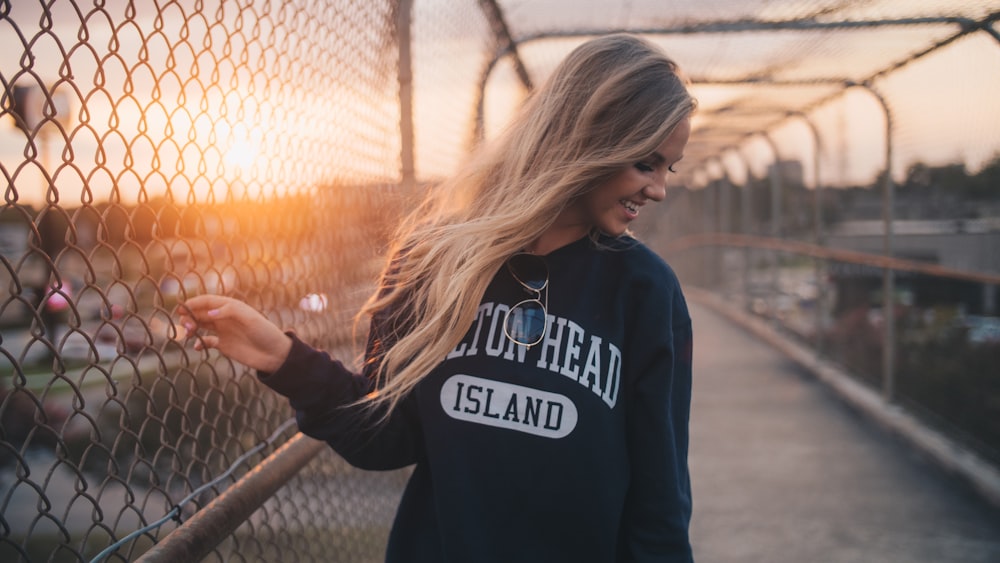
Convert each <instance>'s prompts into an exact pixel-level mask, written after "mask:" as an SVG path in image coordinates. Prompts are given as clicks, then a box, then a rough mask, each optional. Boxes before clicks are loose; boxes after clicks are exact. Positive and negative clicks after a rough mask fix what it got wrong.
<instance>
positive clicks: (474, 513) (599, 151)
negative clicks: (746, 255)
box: [181, 34, 695, 563]
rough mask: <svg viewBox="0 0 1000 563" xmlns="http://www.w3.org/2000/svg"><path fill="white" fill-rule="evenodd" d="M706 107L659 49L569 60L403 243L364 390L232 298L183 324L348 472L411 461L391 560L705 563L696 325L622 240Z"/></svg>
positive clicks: (657, 267) (630, 42) (623, 42)
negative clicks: (691, 532) (693, 440)
mask: <svg viewBox="0 0 1000 563" xmlns="http://www.w3.org/2000/svg"><path fill="white" fill-rule="evenodd" d="M694 106H695V103H694V100H693V99H692V98H691V96H690V95H689V93H688V92H687V90H686V88H685V85H684V82H683V80H682V79H681V78H680V77H679V76H678V71H677V67H676V65H675V64H674V63H673V62H672V61H671V60H670V59H668V58H667V57H666V56H665V55H664V54H663V53H662V52H661V51H660V50H658V49H657V48H656V47H654V46H653V45H651V44H650V43H648V42H646V41H644V40H641V39H639V38H636V37H633V36H629V35H622V34H619V35H611V36H605V37H600V38H597V39H594V40H591V41H588V42H586V43H584V44H583V45H582V46H580V47H578V48H577V49H576V50H574V51H573V52H572V53H571V54H570V55H569V56H568V57H567V58H566V60H565V61H563V62H562V63H561V64H560V65H559V67H558V68H557V69H556V70H555V72H554V73H553V75H552V77H551V78H550V79H549V80H548V82H547V83H546V84H545V86H544V87H542V88H541V89H540V90H538V91H537V92H535V93H534V94H533V95H532V96H531V98H530V99H529V100H528V102H527V103H526V105H525V107H524V108H523V110H522V111H521V112H520V114H519V116H518V118H517V119H516V120H515V121H514V123H513V124H512V125H511V126H510V127H509V128H508V129H507V130H506V131H505V133H504V134H503V135H502V136H501V138H500V139H498V140H497V141H496V142H495V143H493V144H491V145H490V146H489V147H487V148H486V149H484V150H482V151H481V152H480V153H479V154H478V155H477V156H476V157H475V158H474V159H473V160H472V161H471V163H470V164H469V165H468V166H467V167H466V168H465V169H464V170H462V171H461V172H460V173H459V174H458V175H456V176H455V177H454V178H452V179H451V180H450V181H448V182H447V183H445V184H443V185H442V186H441V187H440V189H439V190H437V191H436V192H435V193H434V194H433V195H432V197H430V198H428V201H427V203H426V204H425V205H424V206H423V207H422V208H421V209H419V210H418V211H417V212H416V213H414V214H413V216H412V217H411V219H410V220H409V221H408V222H407V223H406V225H405V226H404V227H403V228H402V230H401V231H400V233H398V235H397V237H396V238H395V243H394V247H393V248H392V249H391V252H390V255H391V256H393V257H394V258H393V259H392V260H391V261H390V262H389V264H388V265H387V267H386V270H385V272H384V274H383V277H382V283H381V289H380V290H379V291H378V292H377V294H376V295H374V296H373V297H372V299H371V300H370V301H369V302H368V303H367V304H366V306H365V307H364V308H363V310H362V315H364V317H363V318H366V319H367V318H369V317H370V319H371V325H370V330H369V343H368V348H367V353H366V363H365V365H364V368H363V370H362V373H360V374H353V373H351V372H350V371H348V370H347V369H346V368H345V367H344V366H343V365H342V364H340V363H339V362H337V361H335V360H333V359H331V358H330V357H329V356H328V355H327V354H326V353H323V352H320V351H317V350H314V349H312V348H310V347H309V346H307V345H306V344H304V343H303V342H301V341H300V340H299V339H297V338H296V337H295V336H294V334H292V333H284V332H282V330H281V329H280V328H278V327H277V326H275V325H273V324H271V323H270V322H269V321H267V320H266V319H265V318H264V317H263V316H261V315H260V314H259V313H257V312H256V311H254V310H253V309H251V308H250V307H249V306H247V305H245V304H243V303H241V302H238V301H234V300H231V299H228V298H223V297H218V296H201V297H195V298H192V299H191V300H189V301H188V302H187V303H186V306H187V308H188V309H189V312H188V313H187V314H186V315H184V316H183V317H182V319H181V320H182V322H183V323H184V325H185V326H186V327H188V329H189V330H197V331H198V332H199V339H198V342H197V343H196V347H198V348H202V347H210V348H217V349H219V350H220V352H222V353H223V354H225V355H227V356H228V357H230V358H232V359H233V360H236V361H238V362H240V363H243V364H244V365H246V366H249V367H251V368H254V369H256V370H258V372H259V374H258V375H259V377H260V379H261V381H263V382H264V383H265V384H266V385H268V386H270V387H271V388H273V389H274V390H276V391H277V392H279V393H281V394H283V395H286V396H287V397H288V398H289V400H290V403H291V405H292V407H293V408H294V409H295V410H296V412H297V416H298V422H299V426H300V429H301V430H302V432H304V433H305V434H308V435H310V436H313V437H315V438H318V439H321V440H325V441H327V442H328V443H329V444H330V445H331V446H332V447H333V448H334V449H335V450H336V451H337V452H339V453H340V454H341V455H342V456H343V457H344V458H345V459H347V460H348V461H349V462H351V463H352V464H354V465H356V466H358V467H362V468H367V469H394V468H399V467H404V466H408V465H414V464H415V468H414V471H413V474H412V477H411V479H410V482H409V484H408V485H407V488H406V491H405V493H404V494H403V498H402V500H401V503H400V506H399V509H398V513H397V516H396V520H395V523H394V525H393V530H392V533H391V535H390V539H389V545H388V551H387V560H388V561H405V562H414V561H428V562H443V561H454V562H462V563H465V562H476V563H479V562H489V561H497V562H505V563H506V562H511V561H518V562H526V561H538V562H545V563H552V562H559V561H567V562H574V563H577V562H582V561H586V562H589V561H691V548H690V543H689V541H688V521H689V518H690V513H691V494H690V483H689V479H688V469H687V445H688V444H687V443H688V412H689V406H690V394H691V351H690V348H691V321H690V318H689V316H688V311H687V307H686V305H685V301H684V297H683V295H682V293H681V289H680V286H679V285H678V282H677V279H676V277H675V276H674V274H673V272H672V271H671V270H670V268H669V267H668V266H667V265H666V264H665V263H664V262H663V261H662V260H660V259H659V258H658V257H657V256H656V255H654V254H653V253H652V252H651V251H650V250H648V249H647V248H646V247H645V246H643V245H642V244H640V243H639V242H638V241H636V240H635V239H633V238H631V237H630V236H629V235H628V234H627V233H628V227H629V224H630V223H631V222H632V221H633V220H634V219H635V218H636V217H637V216H638V214H639V213H640V210H641V209H642V207H643V206H645V205H646V204H649V203H654V202H657V201H660V200H662V199H663V198H664V197H665V195H666V176H667V175H668V174H669V173H670V172H673V170H674V168H673V167H674V165H675V164H676V163H677V162H678V161H679V160H680V159H681V157H682V155H683V151H684V147H685V144H686V143H687V140H688V135H689V134H690V129H691V124H690V115H691V113H692V111H693V110H694Z"/></svg>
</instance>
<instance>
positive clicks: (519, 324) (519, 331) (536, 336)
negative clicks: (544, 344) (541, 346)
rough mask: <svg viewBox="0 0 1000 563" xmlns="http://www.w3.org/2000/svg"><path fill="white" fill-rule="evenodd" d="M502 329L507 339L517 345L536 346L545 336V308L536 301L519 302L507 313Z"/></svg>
mask: <svg viewBox="0 0 1000 563" xmlns="http://www.w3.org/2000/svg"><path fill="white" fill-rule="evenodd" d="M503 328H504V332H506V333H507V337H508V338H510V339H511V340H513V341H514V342H516V343H518V344H522V345H524V346H533V345H535V344H538V343H539V342H540V341H541V340H542V335H544V334H545V308H544V307H542V304H541V303H540V302H539V301H538V300H537V299H528V300H527V301H521V302H520V303H518V304H517V305H514V307H512V308H511V310H510V311H508V312H507V319H506V320H505V322H504V327H503Z"/></svg>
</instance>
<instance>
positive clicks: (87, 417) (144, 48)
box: [0, 1, 407, 561]
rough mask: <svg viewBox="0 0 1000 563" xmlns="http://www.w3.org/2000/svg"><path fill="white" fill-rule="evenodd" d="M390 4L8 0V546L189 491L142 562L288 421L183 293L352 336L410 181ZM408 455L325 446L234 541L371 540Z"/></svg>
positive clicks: (353, 543) (30, 556) (3, 368)
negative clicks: (354, 465) (193, 335)
mask: <svg viewBox="0 0 1000 563" xmlns="http://www.w3.org/2000/svg"><path fill="white" fill-rule="evenodd" d="M396 8H397V7H396V6H395V3H393V2H388V1H385V2H367V1H366V2H337V3H329V2H273V3H261V2H221V1H218V2H211V1H209V2H200V1H199V2H158V3H145V2H140V3H124V2H123V3H109V4H104V3H96V4H91V5H88V4H87V3H85V2H55V3H50V2H20V1H19V2H16V3H15V2H3V3H2V8H0V16H2V19H0V36H2V37H3V39H2V45H3V54H2V55H0V61H2V64H0V69H2V80H3V91H4V94H3V107H4V110H3V122H4V130H3V132H2V135H3V143H5V144H6V145H14V146H16V148H15V150H13V151H11V150H6V151H5V152H4V159H3V165H2V169H3V174H4V177H5V179H6V188H5V204H4V206H3V208H2V211H0V229H2V230H3V234H2V236H0V240H2V242H3V245H4V246H3V254H2V259H3V267H2V268H0V278H2V284H3V285H4V287H5V288H7V290H8V291H7V292H6V293H5V294H4V296H3V299H2V302H0V330H2V337H3V340H2V343H0V353H2V356H3V357H2V358H0V424H2V426H0V472H2V473H0V483H2V486H0V495H2V497H0V560H3V561H17V560H30V561H78V560H89V559H91V558H93V557H95V556H96V555H97V554H98V553H99V552H100V551H101V550H103V549H105V548H107V547H108V546H109V545H111V544H113V543H114V542H116V541H117V540H120V539H122V538H124V537H126V536H127V535H128V534H130V533H132V532H133V531H135V530H138V529H140V528H142V527H143V526H146V525H149V524H151V523H153V522H156V521H157V520H159V519H160V518H162V517H163V516H164V515H167V514H169V513H171V511H172V510H174V509H175V508H178V509H179V510H178V512H177V513H176V514H175V516H176V519H172V520H169V521H168V522H167V523H166V525H165V526H163V527H162V528H160V529H153V530H150V531H149V532H148V533H146V534H143V535H142V536H140V537H138V538H136V539H135V540H134V541H130V542H128V543H126V544H125V545H123V546H122V547H121V549H119V550H117V551H115V552H114V553H113V554H112V557H111V559H112V560H131V559H133V558H135V557H137V556H138V554H140V553H142V552H143V551H144V550H145V549H146V548H148V547H149V546H150V544H151V543H152V542H154V541H156V539H157V538H162V537H163V536H164V535H165V533H166V532H169V531H170V530H171V529H173V528H174V527H176V525H177V521H182V520H185V519H187V518H188V517H189V516H190V515H191V514H192V513H193V512H194V511H195V510H197V509H198V508H199V507H201V506H204V505H205V503H206V502H208V501H209V500H211V499H212V498H214V497H215V496H216V495H217V494H218V493H219V492H220V491H221V490H223V489H224V488H225V487H226V486H227V485H228V484H230V483H232V482H233V480H234V479H236V478H237V477H239V476H240V475H242V474H243V473H246V471H247V470H248V469H249V468H251V467H253V466H254V465H256V464H257V463H259V462H260V460H261V459H262V458H263V457H264V456H265V455H267V454H268V453H270V451H272V450H273V449H274V448H275V447H277V446H280V445H281V443H282V442H283V441H285V440H287V439H288V438H289V437H290V436H291V433H292V430H287V429H286V430H285V431H284V432H282V433H279V434H278V435H276V436H273V437H271V435H272V433H273V432H275V429H279V428H282V427H281V425H282V423H283V422H285V421H286V420H288V419H289V418H290V417H291V412H290V410H289V408H288V407H287V404H286V402H285V401H284V400H283V399H281V398H280V397H278V396H276V395H275V394H273V393H271V392H269V391H267V390H266V389H264V388H263V387H262V386H261V385H259V384H258V383H257V381H256V379H255V378H254V377H253V375H252V374H250V373H247V372H245V371H244V370H243V369H242V368H239V367H238V366H234V365H232V364H231V363H229V362H228V361H220V360H219V358H217V357H215V355H214V354H198V353H195V352H193V350H192V349H191V348H190V347H189V346H186V345H185V341H184V340H185V339H184V336H185V335H184V334H182V333H179V332H178V330H179V329H178V327H177V326H175V325H174V322H173V319H174V318H175V314H174V310H175V307H176V305H177V303H178V301H180V300H183V299H184V298H186V297H188V296H191V295H194V294H199V293H205V292H212V293H225V294H230V295H234V296H237V297H240V298H243V299H246V300H248V301H249V302H250V303H252V304H254V305H255V306H257V307H259V308H260V309H262V310H263V311H266V312H267V314H268V315H270V316H271V317H272V318H274V319H275V320H278V321H279V322H281V323H282V324H284V325H286V326H288V327H291V328H294V329H295V330H296V331H297V332H298V333H299V334H301V335H302V336H303V337H304V338H305V339H306V340H308V341H311V342H313V343H315V344H316V345H318V346H322V347H324V348H327V349H330V350H335V351H339V352H340V353H341V356H343V357H346V358H347V359H351V358H353V357H354V354H355V353H356V351H357V350H356V349H355V346H354V344H355V342H356V341H355V338H354V332H353V324H352V315H353V313H354V312H355V311H356V310H357V308H358V306H359V304H360V302H361V301H362V300H363V299H364V298H366V297H367V294H368V293H369V291H370V290H371V284H372V282H373V280H374V279H375V277H376V274H377V272H378V268H379V260H378V257H379V255H380V252H381V245H382V244H383V243H384V241H385V236H386V233H387V229H389V228H391V222H392V218H393V216H394V215H396V214H398V212H399V210H400V209H401V207H399V206H401V205H402V204H403V203H404V202H405V201H406V198H407V194H406V193H403V192H402V191H401V190H402V188H401V187H400V180H399V175H400V164H399V162H400V154H401V146H400V135H399V122H400V109H399V108H400V105H399V90H400V86H399V81H398V61H399V54H398V53H399V51H398V42H397V39H396V38H397V30H396V24H395V21H396V20H395V18H396ZM18 153H20V154H21V155H23V158H20V159H11V156H10V155H11V154H15V155H16V154H18ZM360 328H363V327H360ZM269 437H271V439H270V440H268V438H269ZM259 445H260V446H263V447H262V448H257V449H258V451H256V452H255V453H253V455H251V456H250V457H248V458H246V459H243V460H240V461H241V463H240V464H238V466H237V467H236V468H235V471H234V472H233V473H232V474H231V475H226V476H225V478H224V479H222V480H221V482H214V481H215V480H216V479H217V478H219V477H220V476H222V475H223V474H224V473H225V471H226V470H227V469H229V468H230V466H231V465H232V464H233V463H234V462H235V461H237V460H238V459H239V458H240V456H242V455H243V454H245V453H247V452H250V451H251V450H252V449H254V448H256V447H257V446H259ZM402 479H403V476H402V475H393V476H386V477H384V478H380V477H365V478H361V477H359V476H358V474H357V473H356V472H355V471H353V470H351V469H350V468H348V467H346V466H345V465H344V464H343V462H341V461H340V460H339V459H338V458H336V457H335V456H334V455H332V454H328V453H324V454H323V455H321V456H319V458H317V459H316V460H315V461H314V462H313V463H312V464H311V465H310V466H309V467H308V468H307V469H306V470H304V471H303V472H302V473H301V474H300V475H299V476H298V477H297V478H296V481H295V482H294V483H293V484H292V485H291V486H288V487H285V488H284V489H282V491H281V492H280V493H279V494H278V495H276V496H275V497H274V498H272V499H270V500H269V501H268V502H267V503H266V505H265V506H264V508H263V509H262V510H261V511H260V512H259V513H258V514H257V515H256V516H255V517H254V518H252V519H250V520H249V521H248V522H246V523H245V524H244V525H243V526H242V527H241V528H240V529H239V530H238V531H237V532H236V533H235V534H233V535H232V536H231V537H230V539H229V540H228V542H226V543H223V545H222V546H220V547H219V549H218V550H217V551H216V556H217V558H218V559H230V558H237V559H240V558H242V559H247V560H250V559H259V560H272V561H276V560H283V559H284V557H279V556H278V555H277V553H278V552H279V551H282V550H284V549H285V548H284V547H279V546H285V545H291V546H297V547H299V548H301V549H300V551H299V553H298V555H297V556H296V559H297V560H315V561H326V560H328V559H327V557H328V555H329V553H339V554H342V555H343V558H344V559H345V560H352V561H361V560H378V559H379V557H380V556H379V553H380V552H381V549H382V548H383V547H382V546H383V544H384V541H385V535H386V532H387V529H388V525H389V523H390V522H391V517H392V513H393V511H394V509H395V503H396V498H395V495H397V494H398V492H399V491H400V487H401V484H402ZM206 484H211V485H212V486H210V487H208V488H204V487H203V486H204V485H206ZM192 493H197V495H196V496H195V497H194V498H191V499H189V502H188V503H187V504H186V505H181V506H178V505H179V503H180V502H181V500H182V499H186V498H187V497H188V496H189V495H191V494H192Z"/></svg>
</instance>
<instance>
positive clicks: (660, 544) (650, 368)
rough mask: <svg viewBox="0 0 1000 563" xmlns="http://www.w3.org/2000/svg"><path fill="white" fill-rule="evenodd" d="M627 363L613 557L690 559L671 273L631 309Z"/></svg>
mask: <svg viewBox="0 0 1000 563" xmlns="http://www.w3.org/2000/svg"><path fill="white" fill-rule="evenodd" d="M637 310H638V312H637V315H638V316H637V322H636V323H635V327H634V330H633V331H632V335H631V337H630V340H631V344H630V346H629V354H630V360H631V361H632V364H631V367H630V368H626V369H627V370H628V371H630V372H631V373H629V374H628V376H629V379H628V380H627V381H630V386H629V388H628V390H627V392H628V396H627V400H628V402H627V405H626V406H627V409H628V410H627V413H626V417H627V426H626V428H627V430H626V431H627V437H626V439H627V444H628V451H629V462H630V467H631V475H630V482H629V490H628V493H627V497H626V501H625V512H624V516H623V522H622V528H621V535H622V537H621V541H620V546H621V551H622V553H621V554H620V557H619V560H621V561H630V562H646V561H650V562H651V561H657V562H672V563H674V562H676V563H681V562H684V563H689V562H691V561H692V560H693V559H692V554H691V545H690V540H689V537H688V526H689V523H690V519H691V508H692V503H691V483H690V478H689V475H688V462H687V454H688V420H689V413H690V406H691V346H692V330H691V319H690V316H689V314H688V311H687V306H686V304H685V303H684V297H683V295H682V294H681V291H680V286H679V285H678V284H677V282H676V278H673V277H672V276H671V283H669V284H666V287H664V286H663V285H660V287H657V288H654V289H653V290H652V291H651V292H648V293H647V294H646V295H644V296H643V299H642V303H641V305H640V306H638V307H637Z"/></svg>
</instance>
